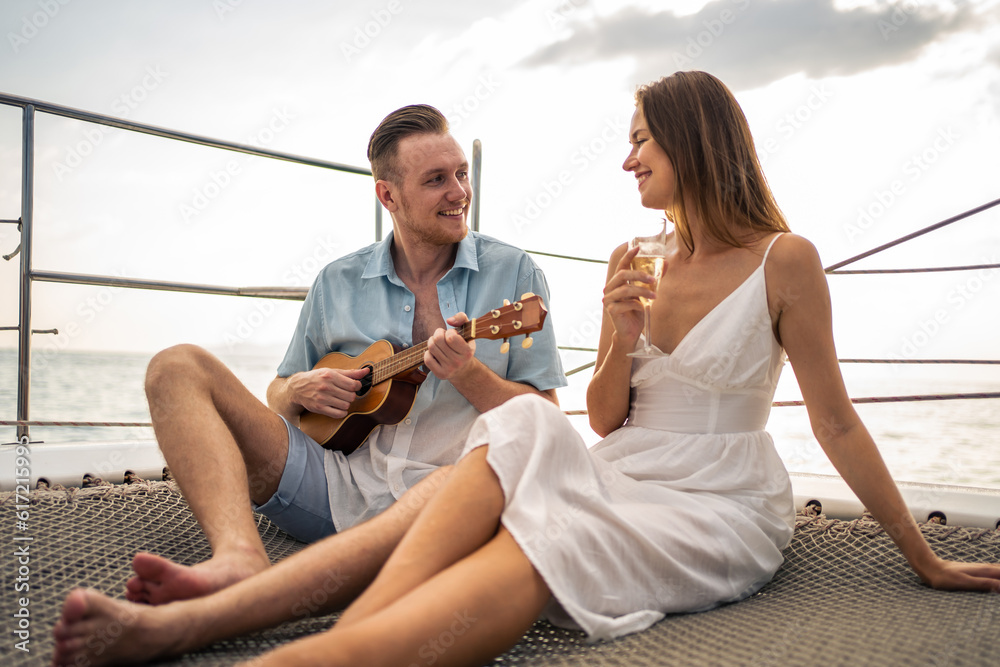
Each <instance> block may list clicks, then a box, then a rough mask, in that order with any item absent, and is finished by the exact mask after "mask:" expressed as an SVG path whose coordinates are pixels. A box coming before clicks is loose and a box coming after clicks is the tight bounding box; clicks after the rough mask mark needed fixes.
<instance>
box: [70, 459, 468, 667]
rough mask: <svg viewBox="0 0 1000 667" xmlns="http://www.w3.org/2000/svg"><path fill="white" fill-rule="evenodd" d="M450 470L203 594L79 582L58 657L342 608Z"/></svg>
mask: <svg viewBox="0 0 1000 667" xmlns="http://www.w3.org/2000/svg"><path fill="white" fill-rule="evenodd" d="M450 472H451V468H446V469H441V470H438V471H435V472H434V473H432V474H431V475H429V476H428V477H427V478H426V479H424V480H423V481H422V482H420V484H418V485H416V486H414V487H413V488H412V489H410V491H408V492H407V493H406V494H405V495H404V496H403V497H402V498H400V499H399V501H398V502H396V503H395V504H394V505H393V506H392V507H390V508H389V509H388V510H386V511H385V512H383V513H382V514H380V515H379V516H377V517H375V518H373V519H371V520H370V521H367V522H365V523H363V524H361V525H359V526H356V527H354V528H352V529H350V530H347V531H344V532H343V533H340V534H337V535H332V536H330V537H328V538H326V539H324V540H321V541H319V542H316V543H315V544H312V545H310V546H309V547H307V548H306V549H303V550H302V551H300V552H298V553H296V554H293V555H292V556H289V557H288V558H286V559H284V560H282V561H280V562H279V563H277V564H275V565H274V566H273V567H270V568H268V569H266V570H264V571H262V572H260V573H258V574H256V575H254V576H252V577H249V578H247V579H244V580H243V581H240V582H238V583H236V584H234V585H232V586H229V587H227V588H224V589H222V590H220V591H218V592H216V593H214V594H211V595H208V596H205V597H201V598H194V599H190V600H183V601H179V602H173V603H169V604H165V605H159V606H149V605H141V604H131V603H126V602H122V601H120V600H114V599H112V598H109V597H107V596H105V595H102V594H100V593H98V592H97V591H92V590H75V591H73V592H71V593H70V595H69V596H68V597H67V599H66V602H65V603H64V605H63V615H62V619H61V620H60V621H59V622H58V623H57V624H56V627H55V628H54V630H53V634H54V635H55V638H56V648H55V653H54V656H53V664H56V665H61V664H67V665H68V664H73V665H75V664H78V660H81V659H82V660H85V661H86V663H87V664H92V665H99V664H114V663H135V662H139V661H141V660H149V659H151V658H153V657H158V656H162V655H176V654H180V653H184V652H187V651H192V650H195V649H197V648H200V647H202V646H205V645H207V644H209V643H211V642H214V641H218V640H220V639H225V638H229V637H234V636H238V635H241V634H245V633H247V632H253V631H255V630H261V629H264V628H268V627H273V626H276V625H278V624H280V623H283V622H285V621H294V620H297V619H300V618H306V617H309V616H319V615H323V614H327V613H330V612H332V611H336V610H337V609H342V608H343V607H344V606H345V605H346V604H348V603H349V602H350V601H351V600H353V599H354V598H355V597H356V596H357V595H358V594H359V593H360V592H361V591H362V590H364V588H365V587H366V586H367V585H368V584H369V583H371V581H372V580H373V579H374V578H375V575H376V574H377V573H378V571H379V569H380V568H381V567H382V565H383V564H384V563H385V561H386V559H387V558H388V557H389V554H390V553H392V550H393V548H395V546H396V545H397V544H398V543H399V541H400V539H402V537H403V535H404V534H405V532H406V530H407V528H409V527H410V525H412V523H413V521H414V520H415V517H416V516H417V515H418V514H419V513H420V512H421V511H422V509H423V507H424V506H425V505H426V503H427V502H428V501H429V499H430V498H432V497H433V496H434V494H435V493H436V492H437V489H438V488H440V486H441V485H442V483H443V482H444V480H446V479H447V477H448V475H449V474H450Z"/></svg>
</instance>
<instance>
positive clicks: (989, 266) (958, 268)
mask: <svg viewBox="0 0 1000 667" xmlns="http://www.w3.org/2000/svg"><path fill="white" fill-rule="evenodd" d="M976 269H1000V264H969V265H967V266H933V267H929V268H923V269H849V270H847V271H831V270H829V269H827V271H826V272H827V273H828V274H830V275H836V276H847V275H856V276H857V275H865V274H871V273H934V272H937V271H974V270H976Z"/></svg>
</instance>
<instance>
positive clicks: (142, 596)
mask: <svg viewBox="0 0 1000 667" xmlns="http://www.w3.org/2000/svg"><path fill="white" fill-rule="evenodd" d="M270 564H271V563H270V561H269V560H268V559H267V556H266V555H265V554H264V552H263V549H262V550H261V551H260V552H259V553H255V552H254V551H253V550H248V551H246V552H240V553H236V554H234V555H228V554H227V555H218V556H214V557H213V558H211V559H209V560H207V561H205V562H204V563H198V564H197V565H180V564H178V563H174V562H173V561H170V560H167V559H166V558H163V557H162V556H157V555H155V554H151V553H146V552H144V551H140V552H139V553H137V554H136V555H135V557H134V558H133V559H132V569H133V570H134V571H135V576H134V577H132V578H131V579H129V580H128V582H127V583H126V584H125V598H126V599H128V600H130V601H132V602H144V603H146V604H165V603H167V602H173V601H175V600H187V599H190V598H196V597H202V596H204V595H208V594H209V593H214V592H215V591H218V590H221V589H223V588H225V587H226V586H231V585H233V584H235V583H236V582H238V581H242V580H243V579H246V578H247V577H250V576H252V575H254V574H257V573H258V572H260V571H261V570H264V569H266V568H267V567H269V566H270Z"/></svg>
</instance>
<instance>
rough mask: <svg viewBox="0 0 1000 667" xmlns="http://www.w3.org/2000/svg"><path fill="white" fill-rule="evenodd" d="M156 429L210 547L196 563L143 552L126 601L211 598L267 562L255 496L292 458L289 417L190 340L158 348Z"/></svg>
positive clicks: (149, 377)
mask: <svg viewBox="0 0 1000 667" xmlns="http://www.w3.org/2000/svg"><path fill="white" fill-rule="evenodd" d="M146 395H147V398H148V401H149V412H150V415H151V417H152V420H153V430H154V431H155V432H156V439H157V441H158V442H159V445H160V449H161V450H162V451H163V456H164V458H165V459H166V461H167V464H168V465H169V466H170V470H171V472H172V474H173V475H174V478H175V479H176V480H177V483H178V484H179V485H180V488H181V492H182V493H183V494H184V497H185V499H186V500H187V502H188V504H189V505H190V506H191V510H192V511H193V512H194V515H195V517H196V518H197V519H198V523H199V524H200V525H201V527H202V529H203V530H204V531H205V535H206V537H207V538H208V541H209V544H210V545H211V547H212V558H211V559H210V560H208V561H206V562H204V563H199V564H198V565H195V566H193V567H187V566H181V565H178V564H176V563H172V562H170V561H168V560H166V559H164V558H161V557H159V556H155V555H153V554H148V553H139V554H136V556H135V559H134V561H133V567H134V569H135V571H136V576H135V577H133V578H132V579H131V580H130V581H129V583H128V585H127V592H126V597H128V599H130V600H132V601H136V602H149V603H153V604H160V603H163V602H168V601H170V600H176V599H183V598H189V597H194V596H199V595H205V594H207V593H210V592H212V591H214V590H218V589H219V588H222V587H225V586H228V585H229V584H231V583H233V582H235V581H239V580H241V579H243V578H245V577H247V576H250V575H252V574H254V573H255V572H259V571H260V570H262V569H264V568H266V567H267V566H268V565H269V561H268V558H267V554H266V553H265V551H264V546H263V545H262V544H261V541H260V536H259V534H258V532H257V525H256V522H255V520H254V517H253V511H252V509H251V506H250V500H251V499H252V500H253V501H254V502H256V503H258V504H263V503H264V502H266V501H267V500H268V499H269V498H270V497H271V496H272V495H273V494H274V492H275V490H276V489H277V488H278V483H279V481H280V480H281V474H282V471H283V469H284V466H285V459H286V457H287V455H288V434H287V430H286V427H285V423H284V422H283V421H282V419H281V418H280V417H279V416H278V415H276V414H275V413H274V412H272V411H271V410H270V409H269V408H268V407H267V406H266V405H264V404H263V403H261V402H260V401H259V400H258V399H257V398H256V397H255V396H254V395H253V394H251V393H250V392H249V391H248V390H247V389H246V387H244V386H243V384H242V383H241V382H240V381H239V380H238V379H237V378H236V376H235V375H233V373H232V372H231V371H230V370H229V369H228V368H226V367H225V365H223V364H222V362H221V361H219V360H218V359H217V358H216V357H214V356H213V355H211V354H209V353H208V352H206V351H205V350H202V349H201V348H198V347H195V346H192V345H179V346H176V347H172V348H169V349H167V350H164V351H163V352H160V353H159V354H157V355H156V356H155V357H154V358H153V359H152V361H151V362H150V364H149V369H148V371H147V374H146Z"/></svg>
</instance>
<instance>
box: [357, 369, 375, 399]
mask: <svg viewBox="0 0 1000 667" xmlns="http://www.w3.org/2000/svg"><path fill="white" fill-rule="evenodd" d="M362 368H367V369H368V375H366V376H364V377H363V378H361V380H360V382H361V389H358V390H357V391H356V392H354V393H355V394H357V395H358V398H361V397H362V396H364V395H365V394H367V393H368V390H369V389H371V388H372V373H374V372H375V369H374V368H372V365H371V364H365V365H364V366H362Z"/></svg>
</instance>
